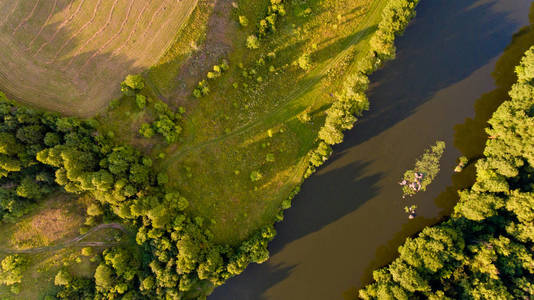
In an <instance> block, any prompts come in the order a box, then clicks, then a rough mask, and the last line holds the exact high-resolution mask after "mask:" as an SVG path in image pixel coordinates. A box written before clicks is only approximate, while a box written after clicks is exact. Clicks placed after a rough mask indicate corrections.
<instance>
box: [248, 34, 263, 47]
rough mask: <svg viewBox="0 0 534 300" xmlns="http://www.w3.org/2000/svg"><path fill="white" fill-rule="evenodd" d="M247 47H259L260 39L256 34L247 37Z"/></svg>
mask: <svg viewBox="0 0 534 300" xmlns="http://www.w3.org/2000/svg"><path fill="white" fill-rule="evenodd" d="M247 48H249V49H259V48H260V40H259V39H258V37H257V36H255V35H253V34H251V35H249V36H248V37H247Z"/></svg>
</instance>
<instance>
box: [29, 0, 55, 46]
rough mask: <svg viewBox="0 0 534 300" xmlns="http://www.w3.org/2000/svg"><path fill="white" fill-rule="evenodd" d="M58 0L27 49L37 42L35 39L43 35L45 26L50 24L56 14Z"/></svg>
mask: <svg viewBox="0 0 534 300" xmlns="http://www.w3.org/2000/svg"><path fill="white" fill-rule="evenodd" d="M57 1H58V0H54V5H53V6H52V8H51V9H50V12H49V13H48V17H47V18H46V21H45V22H44V23H43V26H41V28H39V32H37V34H36V35H35V36H34V37H33V39H32V40H31V41H30V43H29V44H28V47H27V48H26V49H27V50H29V49H30V48H31V46H32V44H33V42H35V40H36V39H37V38H38V37H39V35H41V32H43V29H44V28H45V26H46V25H48V22H49V21H50V19H52V17H53V16H54V12H55V10H56V6H57Z"/></svg>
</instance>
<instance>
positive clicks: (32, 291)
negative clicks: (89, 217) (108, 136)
mask: <svg viewBox="0 0 534 300" xmlns="http://www.w3.org/2000/svg"><path fill="white" fill-rule="evenodd" d="M85 201H86V199H84V198H83V197H82V198H76V196H72V195H67V194H63V193H56V194H54V195H52V196H51V197H50V198H49V199H46V200H44V201H42V202H41V203H39V205H37V206H36V207H34V208H33V209H32V212H30V213H29V214H28V215H26V216H24V217H23V218H21V219H20V220H18V221H17V223H15V224H2V225H1V226H0V245H2V246H0V261H1V260H2V259H4V257H5V256H7V255H8V254H10V252H6V251H10V250H25V249H33V248H38V247H51V248H50V249H51V250H46V251H42V252H37V253H31V254H20V255H23V256H24V257H25V258H26V259H27V260H28V266H27V269H26V270H25V271H24V274H23V281H22V283H21V284H20V291H21V292H20V293H19V294H17V295H15V294H12V293H11V292H10V288H9V287H7V286H4V285H0V299H42V298H43V297H44V296H45V295H47V294H53V293H52V291H53V290H54V289H55V286H54V277H55V275H56V273H57V272H58V271H59V269H61V268H67V270H68V271H69V272H70V273H71V274H73V275H77V276H80V277H91V276H93V273H94V270H95V268H96V266H97V263H96V262H92V261H90V257H84V256H81V255H80V253H81V252H80V251H81V248H80V247H64V246H62V245H61V244H62V243H64V242H66V241H68V240H70V239H72V238H75V237H77V236H79V235H80V233H79V231H80V228H81V227H82V226H83V221H84V219H85ZM116 234H117V230H114V229H106V230H101V231H98V232H95V233H92V234H91V235H89V236H88V237H87V238H86V239H84V241H85V242H90V241H107V240H109V239H110V238H111V237H113V236H115V235H116ZM58 248H59V249H58ZM95 249H96V250H97V251H94V254H95V255H96V254H98V253H99V252H100V251H98V250H102V248H95Z"/></svg>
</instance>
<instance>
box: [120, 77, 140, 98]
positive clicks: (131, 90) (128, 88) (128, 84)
mask: <svg viewBox="0 0 534 300" xmlns="http://www.w3.org/2000/svg"><path fill="white" fill-rule="evenodd" d="M144 87H145V83H144V81H143V77H142V76H141V75H128V76H126V79H125V80H124V81H123V82H122V83H121V92H122V93H123V94H124V95H126V96H134V95H135V94H136V93H138V92H139V91H140V90H142V89H143V88H144Z"/></svg>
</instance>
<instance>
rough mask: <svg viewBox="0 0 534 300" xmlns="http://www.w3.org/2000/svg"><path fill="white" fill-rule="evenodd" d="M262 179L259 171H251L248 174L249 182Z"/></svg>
mask: <svg viewBox="0 0 534 300" xmlns="http://www.w3.org/2000/svg"><path fill="white" fill-rule="evenodd" d="M262 178H263V175H262V174H261V173H260V172H259V171H252V173H250V180H252V181H259V180H261V179H262Z"/></svg>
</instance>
